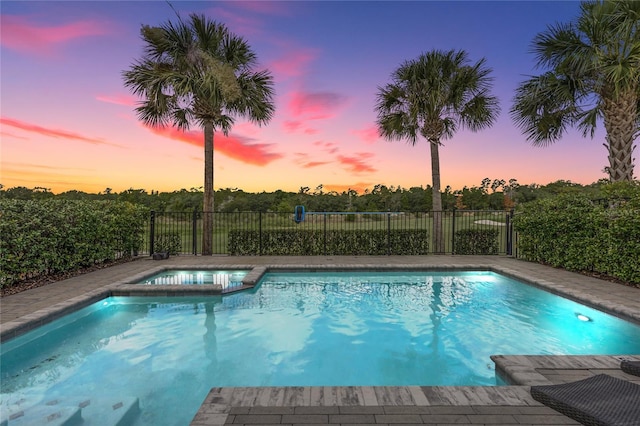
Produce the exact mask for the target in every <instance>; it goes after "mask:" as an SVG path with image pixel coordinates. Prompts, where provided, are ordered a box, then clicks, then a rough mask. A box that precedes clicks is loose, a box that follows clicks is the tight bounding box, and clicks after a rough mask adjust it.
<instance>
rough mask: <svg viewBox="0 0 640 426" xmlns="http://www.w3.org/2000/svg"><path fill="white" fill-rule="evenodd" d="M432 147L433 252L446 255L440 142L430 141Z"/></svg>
mask: <svg viewBox="0 0 640 426" xmlns="http://www.w3.org/2000/svg"><path fill="white" fill-rule="evenodd" d="M429 145H430V146H431V181H432V183H433V188H432V190H431V191H432V192H431V200H432V204H433V207H432V210H433V252H434V253H444V237H443V235H442V214H443V212H442V194H441V193H440V151H439V149H440V141H438V140H433V141H432V140H429Z"/></svg>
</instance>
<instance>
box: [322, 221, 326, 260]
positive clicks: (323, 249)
mask: <svg viewBox="0 0 640 426" xmlns="http://www.w3.org/2000/svg"><path fill="white" fill-rule="evenodd" d="M322 217H323V218H324V222H323V226H324V231H323V234H324V235H323V239H324V241H323V242H322V252H323V254H324V255H325V256H326V255H327V214H326V213H325V214H323V215H322Z"/></svg>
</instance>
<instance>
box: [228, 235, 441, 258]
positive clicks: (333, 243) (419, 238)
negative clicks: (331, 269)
mask: <svg viewBox="0 0 640 426" xmlns="http://www.w3.org/2000/svg"><path fill="white" fill-rule="evenodd" d="M261 240H262V242H260V241H261ZM228 249H229V254H230V255H233V256H241V255H259V254H262V255H290V256H298V255H301V256H302V255H324V254H326V255H354V256H356V255H386V254H389V253H391V254H394V255H419V254H428V252H429V234H428V233H427V232H426V231H425V230H391V231H386V230H373V231H372V230H331V231H326V232H325V231H322V230H266V231H262V235H260V232H259V231H253V230H232V231H229V246H228Z"/></svg>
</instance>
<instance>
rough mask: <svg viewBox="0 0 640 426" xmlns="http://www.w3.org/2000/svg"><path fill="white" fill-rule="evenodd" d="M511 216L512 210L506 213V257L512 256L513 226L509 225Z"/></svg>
mask: <svg viewBox="0 0 640 426" xmlns="http://www.w3.org/2000/svg"><path fill="white" fill-rule="evenodd" d="M512 215H513V209H511V211H509V212H508V213H507V220H506V222H507V223H506V225H507V226H506V228H507V255H508V256H511V255H512V254H513V224H512V223H511V217H512Z"/></svg>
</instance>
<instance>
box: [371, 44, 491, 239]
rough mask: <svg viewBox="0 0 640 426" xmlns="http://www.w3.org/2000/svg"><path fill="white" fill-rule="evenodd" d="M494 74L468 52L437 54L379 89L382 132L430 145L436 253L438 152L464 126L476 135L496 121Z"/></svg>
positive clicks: (391, 137)
mask: <svg viewBox="0 0 640 426" xmlns="http://www.w3.org/2000/svg"><path fill="white" fill-rule="evenodd" d="M490 73H491V69H490V68H487V67H486V66H485V60H484V59H482V60H480V61H478V62H476V63H475V64H470V63H469V59H468V55H467V53H466V52H465V51H462V50H460V51H454V50H451V51H448V52H444V51H440V50H434V51H431V52H428V53H426V54H422V55H420V56H419V57H418V58H417V59H416V60H412V61H407V62H405V63H404V64H402V65H401V66H400V67H399V68H398V69H397V70H396V71H395V72H394V73H393V74H392V80H393V82H392V83H391V84H387V85H386V86H385V87H380V88H379V91H378V95H377V101H376V106H375V109H376V110H377V113H378V119H377V124H378V128H379V131H380V134H381V135H382V136H383V137H385V138H386V139H389V140H406V141H408V142H410V143H411V144H412V145H415V144H416V142H417V140H418V137H419V136H422V137H423V138H425V139H426V140H427V141H428V142H429V146H430V148H431V178H432V182H433V189H432V197H433V200H432V201H433V202H432V204H433V206H432V207H433V210H434V230H433V235H434V251H435V252H444V236H443V229H442V217H441V216H442V214H441V212H442V210H443V204H442V195H441V192H440V154H439V148H440V145H441V143H442V140H444V139H449V138H451V137H453V135H454V134H455V133H456V131H457V130H459V129H460V128H463V127H466V128H468V129H470V130H472V131H478V130H480V129H484V128H486V127H489V126H491V125H492V124H493V123H494V121H495V120H496V118H497V116H498V113H499V106H498V99H497V98H496V97H494V96H491V95H490V93H489V91H490V89H491V85H492V84H491V80H492V79H491V77H490V76H489V74H490ZM454 205H455V196H454V195H453V194H452V199H451V207H453V206H454Z"/></svg>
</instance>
